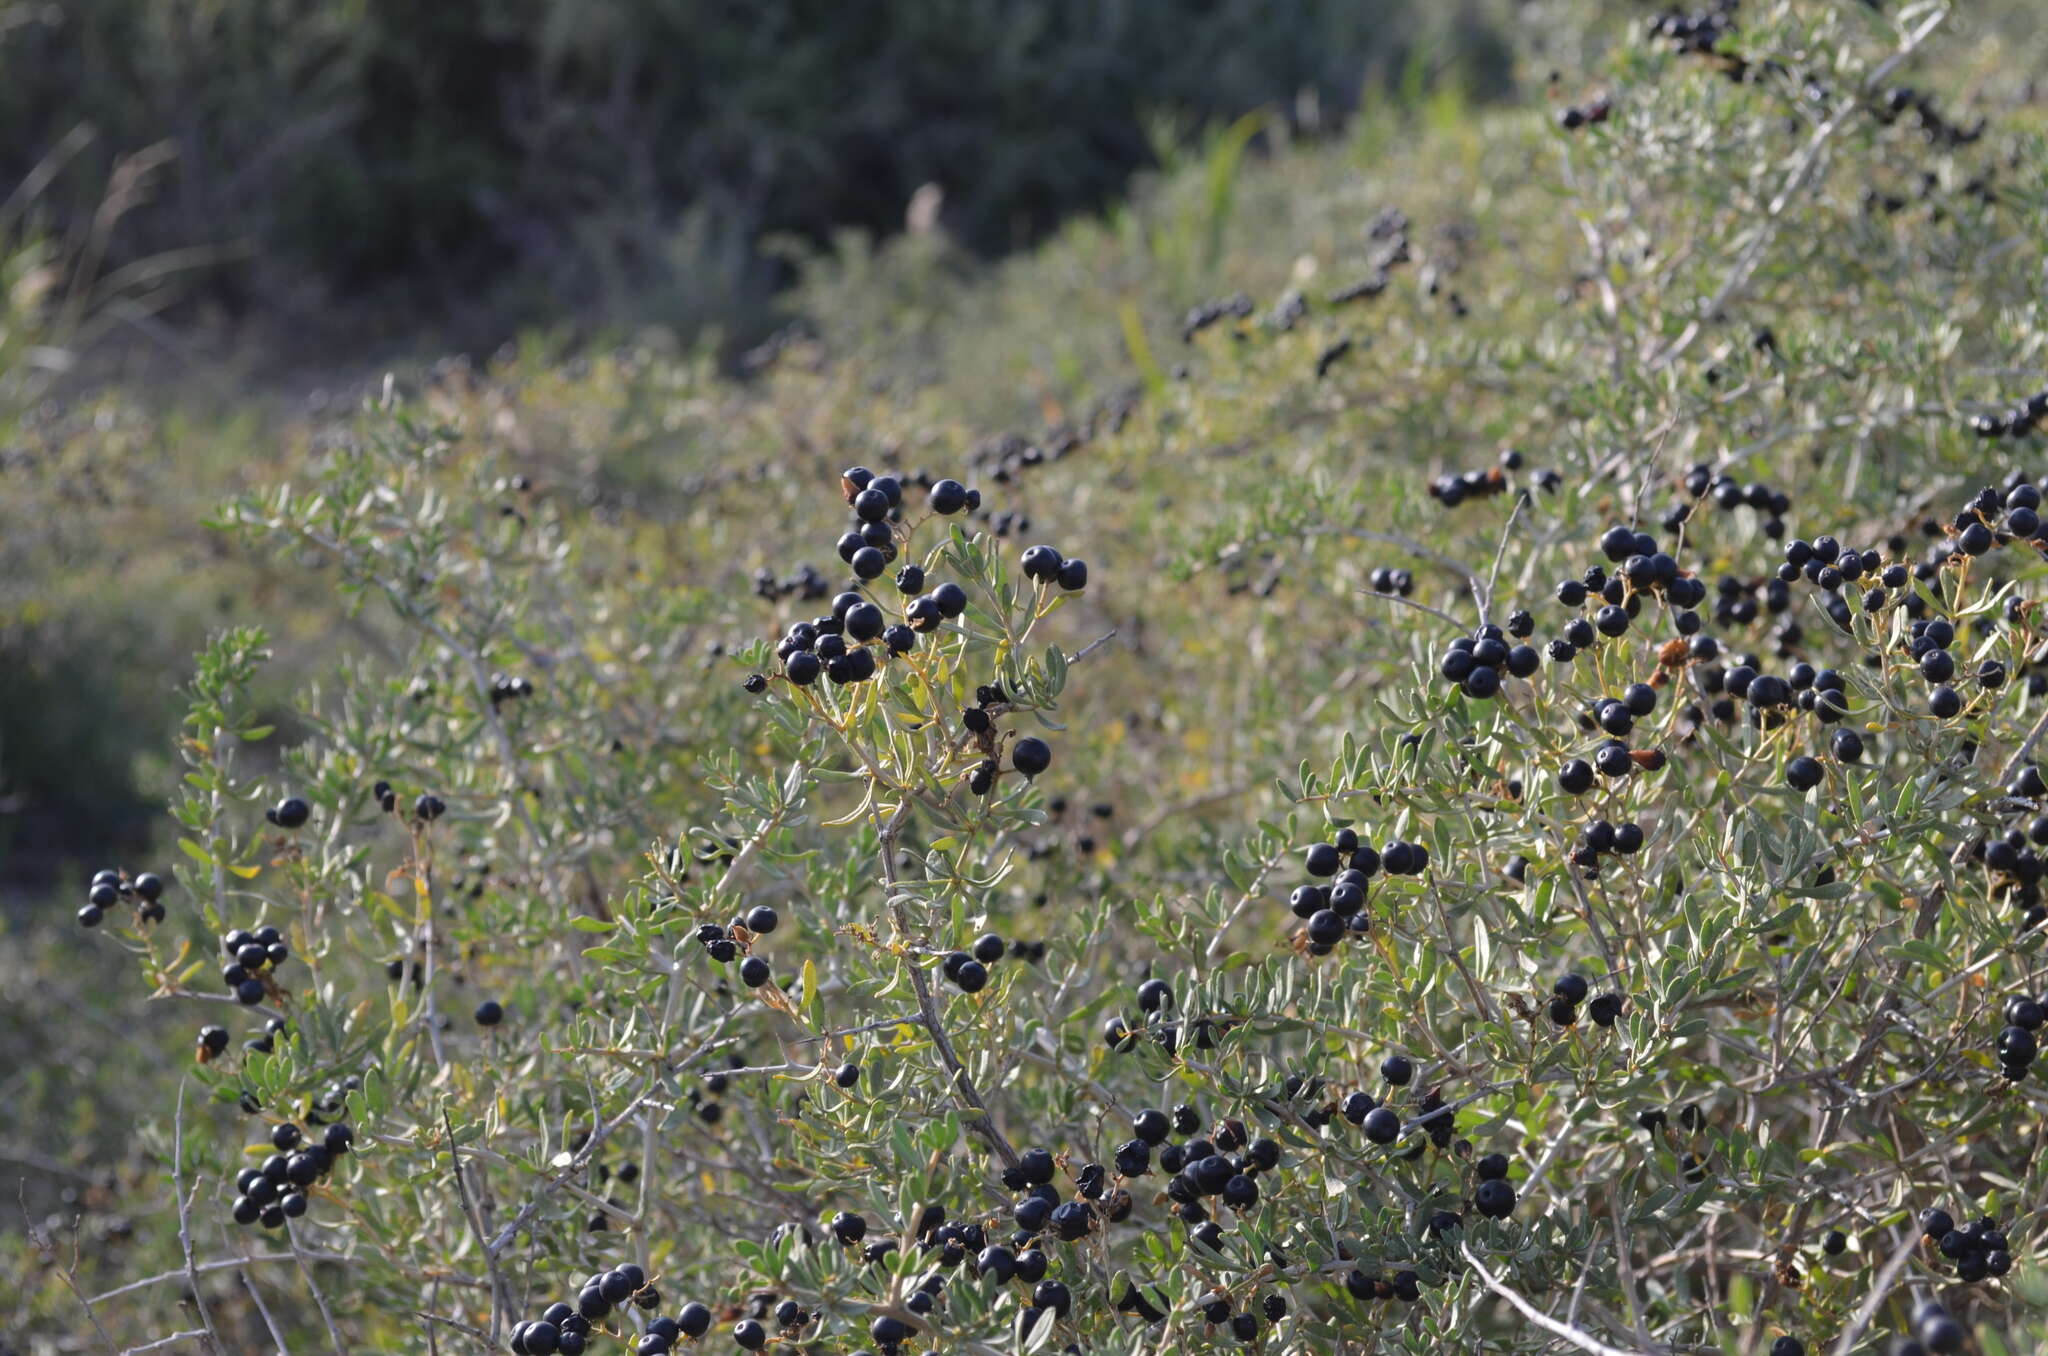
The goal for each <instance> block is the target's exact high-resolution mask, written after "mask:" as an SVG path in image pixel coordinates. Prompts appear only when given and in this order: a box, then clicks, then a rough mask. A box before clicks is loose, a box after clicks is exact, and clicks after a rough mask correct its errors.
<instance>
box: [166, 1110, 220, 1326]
mask: <svg viewBox="0 0 2048 1356" xmlns="http://www.w3.org/2000/svg"><path fill="white" fill-rule="evenodd" d="M185 1082H186V1080H185V1079H183V1078H180V1079H179V1080H178V1110H177V1114H176V1116H175V1118H174V1119H173V1121H172V1129H171V1194H172V1196H173V1197H175V1198H176V1200H177V1203H178V1248H179V1250H180V1251H181V1252H183V1253H184V1254H185V1280H186V1281H187V1283H188V1284H189V1285H190V1287H191V1290H192V1305H193V1307H194V1308H196V1309H197V1310H199V1324H200V1326H201V1327H203V1328H205V1329H206V1340H207V1341H208V1342H209V1343H210V1344H211V1345H212V1347H213V1349H214V1351H215V1352H219V1351H220V1334H219V1333H217V1332H215V1331H214V1330H213V1315H211V1314H209V1313H208V1312H207V1311H206V1296H205V1295H204V1294H203V1293H201V1291H200V1289H199V1272H198V1271H197V1269H196V1268H195V1267H194V1264H193V1260H192V1203H191V1202H190V1201H188V1200H186V1199H185Z"/></svg>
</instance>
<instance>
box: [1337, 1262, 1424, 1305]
mask: <svg viewBox="0 0 2048 1356" xmlns="http://www.w3.org/2000/svg"><path fill="white" fill-rule="evenodd" d="M1344 1289H1345V1291H1346V1292H1347V1293H1348V1294H1349V1295H1350V1296H1351V1298H1353V1299H1355V1300H1357V1301H1359V1302H1360V1303H1362V1304H1363V1303H1369V1302H1371V1301H1373V1300H1396V1299H1397V1300H1400V1301H1401V1302H1402V1303H1403V1304H1413V1303H1415V1302H1416V1301H1417V1300H1419V1299H1421V1298H1422V1277H1421V1276H1420V1275H1419V1274H1417V1273H1416V1272H1415V1271H1414V1270H1413V1269H1412V1268H1407V1267H1404V1268H1402V1269H1401V1270H1399V1271H1396V1272H1395V1273H1394V1274H1393V1275H1391V1276H1368V1275H1366V1274H1365V1273H1364V1272H1363V1271H1361V1270H1359V1269H1358V1268H1356V1267H1353V1268H1352V1269H1351V1270H1350V1271H1347V1272H1345V1273H1344Z"/></svg>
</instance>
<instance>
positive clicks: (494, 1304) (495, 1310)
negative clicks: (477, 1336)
mask: <svg viewBox="0 0 2048 1356" xmlns="http://www.w3.org/2000/svg"><path fill="white" fill-rule="evenodd" d="M441 1128H442V1129H444V1130H446V1131H447V1132H448V1163H449V1169H450V1171H452V1172H453V1173H454V1175H455V1194H456V1195H457V1196H458V1197H460V1198H461V1200H462V1213H463V1215H464V1216H465V1217H467V1218H468V1220H469V1227H470V1228H471V1229H472V1230H474V1231H475V1233H476V1242H477V1246H478V1247H480V1248H482V1249H483V1253H484V1270H485V1271H486V1272H487V1273H488V1274H489V1276H490V1278H491V1343H492V1345H494V1346H495V1345H496V1344H497V1341H498V1325H499V1323H500V1321H501V1318H500V1316H501V1315H502V1314H503V1312H504V1308H505V1300H506V1294H505V1278H504V1277H503V1276H502V1275H500V1274H499V1272H498V1259H497V1257H496V1256H495V1255H494V1254H493V1253H492V1252H491V1249H490V1244H489V1243H488V1242H487V1241H486V1240H485V1238H484V1221H483V1216H481V1215H479V1214H477V1212H476V1202H475V1201H474V1200H472V1199H471V1198H470V1194H469V1182H468V1180H467V1179H466V1178H464V1177H463V1175H462V1155H461V1153H460V1151H459V1150H457V1148H456V1147H455V1122H454V1121H452V1120H450V1119H449V1116H448V1108H447V1107H446V1106H443V1107H442V1108H441Z"/></svg>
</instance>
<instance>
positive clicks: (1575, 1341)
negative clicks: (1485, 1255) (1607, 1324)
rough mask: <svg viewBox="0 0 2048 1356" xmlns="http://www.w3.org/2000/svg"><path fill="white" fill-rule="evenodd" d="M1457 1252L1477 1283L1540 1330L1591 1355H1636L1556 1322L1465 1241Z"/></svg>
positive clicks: (1459, 1245) (1636, 1355) (1636, 1354)
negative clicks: (1512, 1287) (1509, 1285)
mask: <svg viewBox="0 0 2048 1356" xmlns="http://www.w3.org/2000/svg"><path fill="white" fill-rule="evenodd" d="M1458 1251H1459V1252H1461V1253H1463V1254H1465V1260H1466V1261H1467V1262H1470V1263H1471V1264H1472V1273H1473V1274H1474V1275H1475V1276H1477V1277H1478V1278H1479V1283H1480V1284H1481V1285H1483V1286H1485V1287H1486V1288H1487V1289H1488V1290H1491V1291H1492V1292H1493V1293H1494V1294H1496V1295H1499V1296H1500V1297H1501V1298H1502V1299H1504V1300H1506V1301H1507V1302H1508V1303H1509V1304H1511V1305H1513V1306H1514V1308H1515V1312H1516V1313H1518V1314H1520V1315H1521V1316H1522V1317H1523V1318H1526V1319H1528V1320H1529V1321H1530V1322H1531V1323H1534V1324H1535V1325H1536V1326H1537V1327H1539V1328H1541V1329H1543V1330H1544V1331H1545V1332H1547V1333H1552V1334H1554V1335H1556V1336H1558V1337H1562V1338H1563V1339H1564V1340H1565V1341H1567V1342H1569V1343H1571V1344H1572V1345H1573V1346H1575V1347H1577V1348H1578V1349H1579V1350H1581V1351H1590V1352H1592V1353H1593V1356H1639V1353H1637V1352H1632V1351H1630V1350H1628V1349H1627V1348H1626V1347H1610V1346H1608V1345H1607V1344H1606V1343H1605V1342H1601V1341H1597V1340H1595V1339H1594V1338H1591V1337H1588V1336H1587V1335H1586V1334H1585V1333H1583V1332H1580V1331H1579V1330H1578V1329H1577V1328H1574V1327H1573V1326H1572V1325H1571V1324H1569V1323H1560V1322H1558V1321H1557V1320H1556V1319H1554V1318H1552V1317H1551V1316H1550V1315H1548V1314H1546V1313H1544V1312H1543V1311H1542V1310H1541V1309H1538V1308H1537V1307H1536V1306H1535V1305H1533V1304H1531V1303H1529V1301H1527V1300H1525V1299H1523V1298H1522V1297H1521V1296H1520V1295H1517V1294H1516V1293H1515V1292H1514V1291H1512V1290H1510V1289H1508V1288H1507V1286H1505V1285H1503V1284H1502V1283H1501V1280H1500V1278H1499V1277H1498V1276H1495V1275H1494V1274H1493V1273H1492V1272H1490V1271H1488V1270H1487V1269H1486V1264H1485V1263H1483V1262H1481V1261H1480V1260H1479V1259H1478V1258H1477V1257H1474V1256H1473V1255H1472V1249H1471V1247H1470V1246H1468V1245H1467V1244H1464V1243H1460V1244H1458Z"/></svg>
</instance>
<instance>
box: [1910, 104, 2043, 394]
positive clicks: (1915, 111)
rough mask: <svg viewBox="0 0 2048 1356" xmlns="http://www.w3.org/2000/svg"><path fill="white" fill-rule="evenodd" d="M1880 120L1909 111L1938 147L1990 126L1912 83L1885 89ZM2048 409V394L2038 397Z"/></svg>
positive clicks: (1968, 139)
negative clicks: (1953, 112) (1951, 113)
mask: <svg viewBox="0 0 2048 1356" xmlns="http://www.w3.org/2000/svg"><path fill="white" fill-rule="evenodd" d="M1873 113H1874V115H1875V116H1876V118H1877V120H1878V121H1879V122H1881V123H1883V124H1884V125H1885V126H1887V127H1889V126H1891V125H1892V124H1893V123H1895V122H1897V121H1898V120H1899V119H1900V118H1901V117H1903V116H1905V115H1906V114H1907V113H1911V114H1912V115H1913V116H1914V118H1915V119H1916V120H1917V121H1918V122H1919V124H1920V130H1921V131H1922V132H1923V133H1925V134H1926V136H1927V139H1928V140H1929V141H1931V142H1933V143H1935V144H1936V145H1938V146H1948V147H1955V146H1968V145H1969V144H1970V143H1972V142H1974V141H1977V140H1978V139H1980V138H1981V137H1982V136H1983V135H1984V129H1985V127H1986V126H1987V125H1988V124H1987V122H1986V120H1985V119H1983V118H1981V117H1980V118H1978V119H1977V121H1976V122H1974V123H1972V124H1971V125H1970V126H1968V127H1964V126H1962V125H1960V124H1958V123H1955V122H1951V121H1950V120H1949V119H1948V118H1947V117H1946V116H1944V115H1943V114H1942V112H1941V110H1940V109H1938V108H1936V107H1935V106H1934V96H1933V95H1931V94H1929V93H1928V92H1927V91H1926V90H1921V89H1915V88H1913V87H1912V86H1911V85H1897V86H1894V87H1893V88H1891V89H1888V90H1886V91H1885V95H1884V98H1883V99H1882V100H1881V101H1880V102H1879V103H1878V104H1877V107H1876V108H1875V109H1874V110H1873ZM2037 398H2038V399H2040V400H2041V401H2042V406H2043V409H2044V410H2048V396H2042V397H2037Z"/></svg>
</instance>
